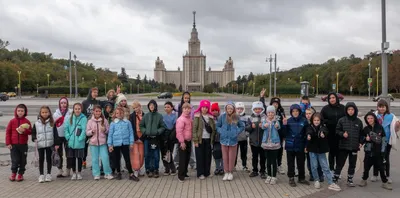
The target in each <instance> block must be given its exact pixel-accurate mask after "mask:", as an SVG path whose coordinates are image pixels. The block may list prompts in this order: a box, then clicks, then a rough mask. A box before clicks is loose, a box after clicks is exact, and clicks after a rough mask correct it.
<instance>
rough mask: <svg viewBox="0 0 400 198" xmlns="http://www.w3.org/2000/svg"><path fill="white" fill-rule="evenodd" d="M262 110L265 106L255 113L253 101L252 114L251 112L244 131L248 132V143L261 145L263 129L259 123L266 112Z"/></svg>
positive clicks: (263, 118)
mask: <svg viewBox="0 0 400 198" xmlns="http://www.w3.org/2000/svg"><path fill="white" fill-rule="evenodd" d="M264 111H265V108H263V110H262V111H261V113H260V114H259V115H257V114H256V113H255V112H254V103H253V107H252V112H253V114H251V116H250V117H249V119H248V120H247V124H246V131H247V132H248V133H249V138H250V145H252V146H256V147H261V143H262V138H263V135H264V130H263V129H262V128H261V127H260V125H259V124H260V123H262V121H263V120H265V118H266V114H265V113H264ZM252 124H254V125H256V127H255V128H254V129H253V127H252Z"/></svg>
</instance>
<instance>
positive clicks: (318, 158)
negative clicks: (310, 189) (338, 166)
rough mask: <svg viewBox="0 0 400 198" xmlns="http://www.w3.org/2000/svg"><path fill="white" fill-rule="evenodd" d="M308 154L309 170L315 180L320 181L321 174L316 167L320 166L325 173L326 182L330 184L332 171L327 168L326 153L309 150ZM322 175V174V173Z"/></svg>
mask: <svg viewBox="0 0 400 198" xmlns="http://www.w3.org/2000/svg"><path fill="white" fill-rule="evenodd" d="M309 155H310V163H311V172H312V175H313V177H314V180H315V181H320V180H321V179H322V178H321V175H320V174H319V172H318V168H319V167H321V169H322V171H323V172H324V174H325V177H326V179H327V180H328V184H329V185H330V184H332V183H333V180H332V173H331V171H330V170H329V166H328V160H327V159H326V153H312V152H309ZM322 177H323V175H322Z"/></svg>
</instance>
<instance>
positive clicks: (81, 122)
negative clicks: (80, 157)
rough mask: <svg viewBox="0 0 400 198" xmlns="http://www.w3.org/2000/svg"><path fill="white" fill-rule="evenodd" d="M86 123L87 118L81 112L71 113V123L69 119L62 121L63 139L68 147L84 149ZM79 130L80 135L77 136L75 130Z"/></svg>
mask: <svg viewBox="0 0 400 198" xmlns="http://www.w3.org/2000/svg"><path fill="white" fill-rule="evenodd" d="M86 125H87V118H86V116H85V115H84V114H83V113H81V114H80V115H79V116H76V115H75V114H73V115H72V124H71V122H70V120H69V119H68V120H65V122H64V134H65V139H67V141H68V147H70V148H72V149H84V148H85V142H86ZM78 130H80V133H81V134H80V135H79V136H77V135H76V132H77V131H78Z"/></svg>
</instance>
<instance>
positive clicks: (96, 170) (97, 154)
mask: <svg viewBox="0 0 400 198" xmlns="http://www.w3.org/2000/svg"><path fill="white" fill-rule="evenodd" d="M90 153H91V154H92V174H93V176H100V162H99V159H101V163H102V165H103V171H104V174H106V175H109V174H111V167H110V161H109V160H110V158H109V156H108V146H107V144H103V145H100V146H96V145H90Z"/></svg>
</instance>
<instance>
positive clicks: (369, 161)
mask: <svg viewBox="0 0 400 198" xmlns="http://www.w3.org/2000/svg"><path fill="white" fill-rule="evenodd" d="M372 166H374V169H378V170H379V172H380V175H381V180H382V182H383V183H386V182H387V181H388V180H387V178H386V175H385V170H384V168H383V158H382V157H381V156H371V153H365V157H364V173H363V176H362V179H363V180H367V179H368V177H369V170H370V169H371V167H372ZM378 170H377V171H378Z"/></svg>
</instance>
